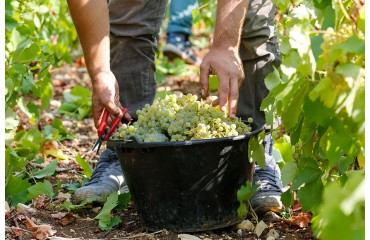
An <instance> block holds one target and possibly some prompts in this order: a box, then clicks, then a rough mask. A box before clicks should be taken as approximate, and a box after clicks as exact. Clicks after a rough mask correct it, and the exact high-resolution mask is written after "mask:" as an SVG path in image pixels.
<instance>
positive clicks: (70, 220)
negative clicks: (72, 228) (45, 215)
mask: <svg viewBox="0 0 370 240" xmlns="http://www.w3.org/2000/svg"><path fill="white" fill-rule="evenodd" d="M58 222H59V224H61V225H62V226H66V225H68V224H71V223H74V222H76V217H75V216H74V215H73V213H71V212H68V213H67V214H66V215H65V216H64V217H62V218H61V219H60V220H59V221H58Z"/></svg>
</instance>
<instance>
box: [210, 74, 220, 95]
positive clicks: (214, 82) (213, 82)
mask: <svg viewBox="0 0 370 240" xmlns="http://www.w3.org/2000/svg"><path fill="white" fill-rule="evenodd" d="M208 82H209V91H210V92H215V91H217V90H218V88H219V83H218V76H217V75H211V76H209V79H208Z"/></svg>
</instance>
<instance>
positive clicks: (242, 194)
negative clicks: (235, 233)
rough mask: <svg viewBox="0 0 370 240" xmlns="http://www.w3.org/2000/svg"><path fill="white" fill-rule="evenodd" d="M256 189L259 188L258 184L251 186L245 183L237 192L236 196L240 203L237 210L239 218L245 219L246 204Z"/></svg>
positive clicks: (249, 183) (248, 182)
mask: <svg viewBox="0 0 370 240" xmlns="http://www.w3.org/2000/svg"><path fill="white" fill-rule="evenodd" d="M258 187H259V185H258V184H255V185H253V186H252V183H251V182H250V181H247V182H246V183H245V184H244V185H242V186H241V187H240V189H239V190H238V192H237V194H236V196H237V199H238V201H239V203H240V205H239V207H238V210H237V211H238V216H239V217H245V216H246V215H247V209H248V206H247V203H248V201H249V199H250V198H251V197H252V195H253V194H254V193H255V192H256V190H257V188H258Z"/></svg>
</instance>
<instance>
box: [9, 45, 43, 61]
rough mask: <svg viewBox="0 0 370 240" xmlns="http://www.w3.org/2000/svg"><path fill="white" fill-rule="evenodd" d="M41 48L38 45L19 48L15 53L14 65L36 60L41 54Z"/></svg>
mask: <svg viewBox="0 0 370 240" xmlns="http://www.w3.org/2000/svg"><path fill="white" fill-rule="evenodd" d="M40 50H41V49H40V46H39V45H38V44H37V43H31V44H30V45H27V46H25V47H20V48H17V49H16V50H15V51H14V53H13V59H12V61H13V63H15V62H29V61H32V60H36V59H37V57H38V56H39V54H40Z"/></svg>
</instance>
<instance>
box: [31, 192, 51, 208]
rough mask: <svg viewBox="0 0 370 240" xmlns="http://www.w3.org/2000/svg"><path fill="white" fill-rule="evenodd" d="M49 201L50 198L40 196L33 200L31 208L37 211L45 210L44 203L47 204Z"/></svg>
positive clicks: (43, 195)
mask: <svg viewBox="0 0 370 240" xmlns="http://www.w3.org/2000/svg"><path fill="white" fill-rule="evenodd" d="M49 200H50V198H49V197H48V196H46V195H45V194H41V195H39V196H38V197H36V198H35V199H34V200H33V206H34V207H35V208H37V209H42V208H45V206H46V204H45V203H47V202H48V201H49Z"/></svg>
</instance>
